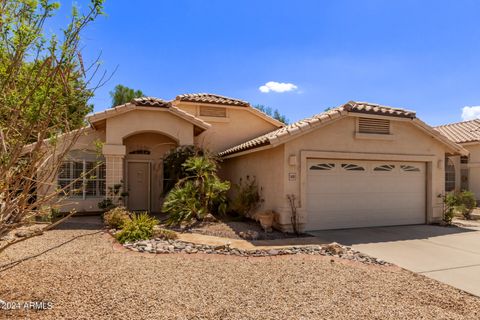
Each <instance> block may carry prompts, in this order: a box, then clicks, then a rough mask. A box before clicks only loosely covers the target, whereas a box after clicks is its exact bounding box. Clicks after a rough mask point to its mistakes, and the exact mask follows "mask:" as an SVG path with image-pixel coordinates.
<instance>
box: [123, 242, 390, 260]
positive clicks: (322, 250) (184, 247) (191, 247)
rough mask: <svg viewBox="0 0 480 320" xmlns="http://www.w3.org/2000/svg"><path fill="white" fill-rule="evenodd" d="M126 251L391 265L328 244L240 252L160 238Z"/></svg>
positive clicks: (342, 247) (223, 246)
mask: <svg viewBox="0 0 480 320" xmlns="http://www.w3.org/2000/svg"><path fill="white" fill-rule="evenodd" d="M123 246H124V247H125V248H127V249H129V250H132V251H136V252H146V253H158V254H166V253H188V254H193V253H206V254H222V255H233V256H241V257H271V256H278V255H294V254H309V255H322V256H330V257H337V258H342V259H347V260H352V261H358V262H361V263H365V264H376V265H390V264H389V263H388V262H386V261H383V260H380V259H377V258H374V257H370V256H367V255H365V254H363V253H361V252H359V251H356V250H353V249H352V248H351V247H347V246H342V245H340V244H338V243H335V242H333V243H331V244H328V245H324V246H320V245H307V246H292V247H288V248H281V249H268V250H266V249H256V250H243V249H237V248H233V247H230V245H229V244H226V245H217V246H212V245H205V244H195V243H189V242H184V241H180V240H163V239H159V238H156V239H151V240H142V241H137V242H134V243H125V244H124V245H123Z"/></svg>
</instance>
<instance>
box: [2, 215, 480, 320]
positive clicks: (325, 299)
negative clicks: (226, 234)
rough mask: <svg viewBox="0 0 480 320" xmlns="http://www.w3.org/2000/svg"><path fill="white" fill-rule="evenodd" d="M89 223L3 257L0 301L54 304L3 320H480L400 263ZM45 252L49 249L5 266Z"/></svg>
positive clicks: (464, 302) (459, 297)
mask: <svg viewBox="0 0 480 320" xmlns="http://www.w3.org/2000/svg"><path fill="white" fill-rule="evenodd" d="M89 221H92V223H87V222H89ZM95 221H96V220H95V219H93V218H75V219H73V220H72V221H71V222H69V223H68V224H66V225H65V226H64V227H63V228H61V229H58V230H53V231H50V232H47V233H46V234H45V235H42V236H40V237H38V238H36V239H30V240H27V241H24V242H22V243H20V244H18V245H16V246H14V247H10V248H9V249H7V251H6V252H4V253H3V254H2V255H1V256H0V270H1V271H0V299H2V300H4V301H9V302H11V301H22V302H23V301H30V300H37V301H38V300H43V301H51V302H53V303H54V305H53V308H52V309H51V310H46V311H18V310H12V311H5V310H0V318H7V317H8V318H22V319H23V318H24V317H25V316H27V317H31V318H33V319H382V320H383V319H420V318H421V319H478V318H479V317H480V313H479V312H480V311H479V310H480V299H478V298H475V297H473V296H470V295H468V294H465V293H462V292H461V291H459V290H456V289H454V288H451V287H449V286H447V285H444V284H441V283H439V282H436V281H434V280H430V279H427V278H424V277H423V276H417V275H415V274H412V273H410V272H407V271H404V270H401V269H399V268H396V267H382V266H368V265H364V264H361V263H357V262H348V261H345V260H341V259H334V260H333V262H332V261H331V260H332V259H331V258H329V257H323V256H309V255H295V256H278V257H264V258H263V257H262V258H244V257H233V256H220V255H205V254H192V255H188V254H166V255H154V254H143V253H136V252H131V251H128V250H125V249H123V248H122V247H121V246H119V245H118V244H116V243H115V242H114V241H113V239H112V238H111V237H110V236H108V235H107V234H105V233H102V232H98V228H99V225H98V224H97V223H95ZM79 236H80V237H79ZM75 237H78V238H75ZM71 239H74V240H71ZM49 249H50V250H49ZM45 250H49V251H48V252H46V253H44V254H41V255H39V256H37V257H35V258H32V259H28V260H25V261H23V262H22V263H19V264H17V265H14V266H12V267H10V268H6V267H3V268H2V266H5V265H6V264H8V263H11V262H13V261H16V260H18V259H21V258H25V257H28V256H31V255H37V254H39V253H41V252H43V251H45Z"/></svg>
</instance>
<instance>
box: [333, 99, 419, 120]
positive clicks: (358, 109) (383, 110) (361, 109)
mask: <svg viewBox="0 0 480 320" xmlns="http://www.w3.org/2000/svg"><path fill="white" fill-rule="evenodd" d="M339 108H343V109H344V110H345V111H348V112H355V113H365V114H376V115H382V116H389V117H401V118H410V119H413V118H415V117H416V114H415V112H414V111H410V110H406V109H400V108H392V107H388V106H382V105H379V104H375V103H369V102H356V101H350V102H347V103H346V104H344V105H343V106H341V107H339Z"/></svg>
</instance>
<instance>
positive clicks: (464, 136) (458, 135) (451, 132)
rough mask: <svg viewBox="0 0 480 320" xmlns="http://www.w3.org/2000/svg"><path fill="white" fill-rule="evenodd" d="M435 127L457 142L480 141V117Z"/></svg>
mask: <svg viewBox="0 0 480 320" xmlns="http://www.w3.org/2000/svg"><path fill="white" fill-rule="evenodd" d="M434 129H435V130H437V131H439V132H440V133H442V134H443V135H444V136H446V137H447V138H448V139H450V140H452V141H453V142H455V143H465V142H475V141H480V119H475V120H470V121H463V122H457V123H451V124H446V125H443V126H438V127H435V128H434Z"/></svg>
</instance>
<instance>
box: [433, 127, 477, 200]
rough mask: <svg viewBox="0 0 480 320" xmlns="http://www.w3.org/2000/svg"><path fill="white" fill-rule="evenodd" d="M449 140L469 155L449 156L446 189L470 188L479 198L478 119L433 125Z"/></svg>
mask: <svg viewBox="0 0 480 320" xmlns="http://www.w3.org/2000/svg"><path fill="white" fill-rule="evenodd" d="M435 130H438V131H439V132H441V133H442V134H443V135H445V136H446V137H447V138H449V139H450V140H451V141H453V142H455V143H457V144H459V145H461V146H462V147H464V148H465V149H467V150H468V152H469V155H468V156H467V155H465V156H458V155H457V156H452V157H449V159H448V163H447V165H446V167H445V175H446V184H445V189H446V191H454V190H456V191H459V190H470V191H472V192H473V193H474V194H475V196H476V198H477V201H479V200H480V120H479V119H475V120H470V121H463V122H457V123H451V124H446V125H442V126H438V127H435Z"/></svg>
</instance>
